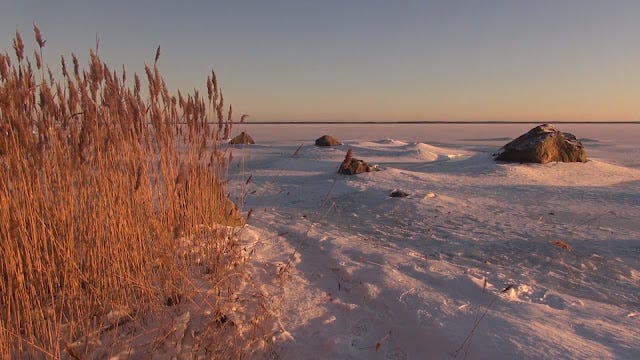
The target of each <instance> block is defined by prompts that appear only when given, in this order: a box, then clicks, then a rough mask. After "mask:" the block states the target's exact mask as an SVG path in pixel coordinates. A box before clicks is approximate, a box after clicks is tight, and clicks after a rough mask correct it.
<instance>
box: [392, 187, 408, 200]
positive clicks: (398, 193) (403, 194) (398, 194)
mask: <svg viewBox="0 0 640 360" xmlns="http://www.w3.org/2000/svg"><path fill="white" fill-rule="evenodd" d="M389 196H391V197H397V198H404V197H407V196H409V194H408V193H406V192H404V191H402V190H398V189H395V190H393V191H392V192H391V194H389Z"/></svg>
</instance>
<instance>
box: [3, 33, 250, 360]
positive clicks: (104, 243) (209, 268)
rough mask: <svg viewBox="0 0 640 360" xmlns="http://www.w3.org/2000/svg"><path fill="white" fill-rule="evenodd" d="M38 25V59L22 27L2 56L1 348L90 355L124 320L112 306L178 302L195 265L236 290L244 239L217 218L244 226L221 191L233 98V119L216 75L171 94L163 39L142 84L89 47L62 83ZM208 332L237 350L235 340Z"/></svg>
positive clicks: (142, 307) (215, 285)
mask: <svg viewBox="0 0 640 360" xmlns="http://www.w3.org/2000/svg"><path fill="white" fill-rule="evenodd" d="M34 31H35V38H36V42H37V44H38V46H39V51H36V52H34V54H35V55H34V56H35V58H36V68H35V69H34V68H33V65H32V63H31V61H30V60H29V58H27V57H25V54H24V43H23V41H22V38H21V37H20V34H19V33H16V36H15V39H14V41H13V49H14V52H15V60H12V57H11V56H9V55H8V53H6V52H5V53H0V237H1V239H0V259H1V260H0V274H1V276H2V279H1V281H0V358H5V359H6V358H15V357H35V358H76V357H80V358H83V357H86V356H90V355H89V354H90V353H91V347H90V346H89V345H88V344H89V341H88V340H87V339H86V338H87V337H88V336H89V334H96V333H97V334H100V333H101V331H105V329H106V330H110V329H111V328H113V327H114V326H115V327H117V326H118V324H109V323H108V322H107V320H106V319H107V318H108V315H109V314H112V313H113V312H114V311H124V312H125V313H126V316H127V317H128V318H129V319H138V318H140V317H142V316H143V315H145V314H150V313H153V312H154V311H155V310H157V309H158V308H159V307H161V306H164V305H163V304H165V305H171V304H174V303H176V302H178V301H179V300H180V299H181V298H182V296H183V295H185V294H186V293H187V290H186V289H185V287H187V286H188V284H187V283H186V282H185V280H184V279H185V278H188V277H189V274H190V273H193V272H194V271H200V270H198V269H206V273H207V276H208V279H210V280H211V284H212V285H211V291H210V292H211V293H216V292H217V293H218V294H220V293H225V292H227V293H228V292H230V290H229V289H232V288H233V286H234V284H233V279H234V276H233V273H234V272H237V271H239V270H238V269H237V265H238V264H239V263H240V262H241V260H242V254H241V249H239V246H238V244H237V240H236V239H235V237H234V236H233V234H231V233H230V230H226V229H228V228H226V227H221V226H218V225H216V224H223V225H239V224H242V223H243V219H242V217H241V215H240V214H239V212H238V211H237V209H236V208H235V206H234V205H233V203H231V202H230V201H229V200H228V198H227V196H226V194H225V188H224V179H225V176H226V174H227V165H228V164H227V162H228V159H229V158H230V156H229V154H227V153H225V150H224V149H225V148H224V147H223V146H222V145H221V139H223V138H224V137H225V136H227V135H228V133H229V131H230V129H231V108H229V111H228V117H227V119H226V120H225V119H224V116H223V112H224V104H223V97H222V92H221V90H220V89H219V86H218V83H217V79H216V75H215V73H213V72H212V74H211V76H210V77H209V78H208V81H207V87H208V89H209V93H208V95H209V96H208V99H204V98H202V97H201V96H199V94H198V93H197V92H195V93H194V94H190V95H187V96H186V97H185V96H183V95H182V94H180V93H179V94H178V98H176V97H175V96H171V95H170V93H169V91H168V90H167V87H166V85H165V82H164V80H163V79H162V77H161V75H160V72H159V70H158V67H157V62H158V57H159V55H160V48H159V47H158V49H157V51H156V56H155V59H154V63H153V66H152V67H150V66H145V73H146V76H147V81H148V94H144V95H143V89H142V88H141V86H142V85H141V81H140V78H139V77H138V75H137V74H136V75H134V85H133V88H130V87H129V86H128V85H127V83H126V80H127V79H126V73H125V71H124V68H123V71H122V74H120V75H119V74H118V73H117V72H116V71H115V70H112V69H110V68H109V66H108V65H107V64H106V63H103V62H102V61H101V60H100V58H99V57H98V55H97V54H96V52H94V51H93V50H91V51H90V53H89V55H90V60H89V64H88V68H87V69H83V68H82V67H81V66H80V64H79V61H78V59H77V57H76V56H75V55H72V59H73V72H72V73H69V72H68V71H67V67H66V63H65V59H64V57H62V59H61V66H62V80H60V81H57V80H55V79H54V76H53V75H52V73H51V71H50V70H49V69H48V67H47V66H46V65H45V62H44V59H43V54H42V48H43V47H44V46H45V40H44V39H43V38H42V34H41V33H40V30H39V29H38V28H37V27H36V26H35V25H34ZM96 51H97V50H96ZM45 70H46V71H45ZM45 74H48V76H46V75H45ZM206 100H208V102H207V101H206ZM207 108H208V109H210V110H212V111H213V114H209V113H208V112H207ZM208 116H211V117H215V118H216V119H217V120H218V124H217V125H218V126H217V128H211V127H210V126H209V123H208ZM185 239H188V241H186V240H185ZM171 299H172V300H171ZM209 300H210V301H212V302H213V303H216V302H217V301H218V300H217V299H209ZM213 306H217V305H215V304H214V305H213ZM230 336H238V334H232V335H230ZM216 337H217V340H215V339H216ZM82 339H85V340H86V341H84V344H85V346H84V347H81V348H78V347H76V346H75V345H74V344H78V343H79V342H80V343H82V342H83V340H82ZM212 339H214V340H212ZM208 341H217V342H218V343H217V345H216V347H217V348H219V349H222V348H223V347H225V346H234V347H235V348H233V349H231V350H230V349H224V350H219V352H218V354H223V355H221V356H224V357H227V356H230V357H238V356H240V354H241V351H242V349H241V348H239V347H238V345H237V343H238V341H241V339H240V340H237V339H236V340H235V341H230V342H228V344H226V345H225V344H224V342H225V341H226V340H225V338H224V337H223V336H221V335H220V334H219V333H212V334H211V338H209V340H208ZM211 348H212V347H211V346H209V348H208V349H209V350H208V351H210V353H209V356H211V357H215V355H216V352H215V351H216V350H211ZM214 348H215V347H214Z"/></svg>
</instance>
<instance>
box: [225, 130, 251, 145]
mask: <svg viewBox="0 0 640 360" xmlns="http://www.w3.org/2000/svg"><path fill="white" fill-rule="evenodd" d="M231 144H255V141H253V138H252V137H251V135H249V134H247V133H246V132H244V131H243V132H241V133H240V135H238V136H236V137H234V138H233V139H231Z"/></svg>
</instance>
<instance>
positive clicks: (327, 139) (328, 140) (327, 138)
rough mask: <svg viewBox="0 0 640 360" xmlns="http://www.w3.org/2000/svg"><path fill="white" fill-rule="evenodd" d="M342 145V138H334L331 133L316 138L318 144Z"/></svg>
mask: <svg viewBox="0 0 640 360" xmlns="http://www.w3.org/2000/svg"><path fill="white" fill-rule="evenodd" d="M336 145H342V143H341V142H340V140H338V139H336V138H334V137H333V136H331V135H322V136H320V137H319V138H317V139H316V146H336Z"/></svg>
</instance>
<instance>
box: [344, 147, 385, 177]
mask: <svg viewBox="0 0 640 360" xmlns="http://www.w3.org/2000/svg"><path fill="white" fill-rule="evenodd" d="M378 170H379V169H378V167H377V166H371V165H369V164H367V163H366V162H364V161H363V160H360V159H356V158H354V157H353V155H352V152H351V149H349V150H347V155H346V156H345V158H344V161H342V164H340V168H339V169H338V173H339V174H344V175H355V174H360V173H363V172H371V171H378Z"/></svg>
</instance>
